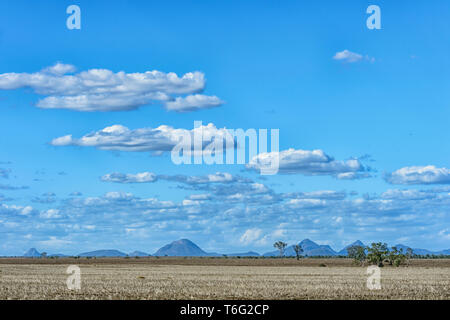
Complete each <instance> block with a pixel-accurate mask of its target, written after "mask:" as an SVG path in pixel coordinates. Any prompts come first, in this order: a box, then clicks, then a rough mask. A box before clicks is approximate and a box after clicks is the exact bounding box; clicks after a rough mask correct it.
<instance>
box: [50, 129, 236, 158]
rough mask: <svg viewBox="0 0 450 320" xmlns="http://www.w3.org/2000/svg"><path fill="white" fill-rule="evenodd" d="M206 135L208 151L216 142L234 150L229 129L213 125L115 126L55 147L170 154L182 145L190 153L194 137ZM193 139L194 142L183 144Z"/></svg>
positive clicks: (57, 142) (55, 143)
mask: <svg viewBox="0 0 450 320" xmlns="http://www.w3.org/2000/svg"><path fill="white" fill-rule="evenodd" d="M197 134H198V135H203V142H204V145H203V146H202V147H203V148H205V147H206V146H207V145H209V144H210V143H213V141H214V139H215V138H216V137H217V138H220V139H222V141H229V140H230V142H229V143H227V145H231V146H233V147H234V143H235V142H234V139H232V137H230V136H229V133H228V131H227V129H225V128H223V129H218V128H216V126H215V125H214V124H212V123H210V124H208V125H203V126H200V127H198V128H194V129H192V130H187V129H175V128H173V127H171V126H166V125H161V126H159V127H157V128H142V129H135V130H131V129H128V128H127V127H124V126H122V125H113V126H110V127H106V128H104V129H102V130H100V131H97V132H93V133H89V134H87V135H85V136H83V137H81V138H78V139H77V138H73V137H72V135H66V136H62V137H59V138H56V139H53V140H52V141H51V142H50V144H51V145H53V146H81V147H94V148H97V149H100V150H113V151H130V152H153V153H156V154H160V153H161V152H170V151H171V150H172V149H173V148H174V147H175V146H176V145H178V144H179V143H181V144H182V145H183V146H184V147H185V148H186V152H189V150H192V149H193V143H191V141H194V138H193V137H194V135H197ZM186 136H189V137H190V139H186V140H183V138H184V137H186Z"/></svg>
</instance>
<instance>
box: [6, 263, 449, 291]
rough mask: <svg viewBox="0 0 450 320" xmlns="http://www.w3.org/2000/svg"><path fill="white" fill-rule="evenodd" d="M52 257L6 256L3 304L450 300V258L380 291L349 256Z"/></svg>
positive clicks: (387, 273)
mask: <svg viewBox="0 0 450 320" xmlns="http://www.w3.org/2000/svg"><path fill="white" fill-rule="evenodd" d="M50 260H51V259H46V260H41V259H0V271H1V272H0V299H449V298H450V260H416V261H413V262H412V264H411V265H410V266H409V267H400V268H393V267H384V268H382V278H381V283H382V289H381V290H368V289H367V288H366V279H367V275H366V268H364V267H356V266H352V264H351V261H350V260H347V259H303V260H301V261H296V260H295V259H183V258H161V259H155V258H146V259H90V260H86V259H79V260H76V259H74V261H72V260H69V259H58V260H53V261H50ZM49 261H50V262H49ZM70 264H77V265H79V266H80V268H81V272H82V281H81V290H80V291H70V290H68V289H67V286H66V279H67V277H68V275H67V274H66V268H67V266H68V265H70ZM320 264H325V265H326V267H321V266H319V265H320Z"/></svg>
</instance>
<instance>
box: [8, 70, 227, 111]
mask: <svg viewBox="0 0 450 320" xmlns="http://www.w3.org/2000/svg"><path fill="white" fill-rule="evenodd" d="M74 72H75V67H74V66H72V65H69V64H63V63H57V64H55V65H53V66H51V67H47V68H44V69H43V70H41V71H39V72H35V73H3V74H0V90H15V89H20V88H31V89H33V90H34V92H35V93H37V94H39V95H44V96H46V97H44V98H42V99H40V100H39V101H38V102H37V106H38V107H40V108H43V109H70V110H76V111H124V110H133V109H137V108H139V107H141V106H143V105H147V104H152V103H154V102H160V103H162V104H164V105H166V107H167V109H168V110H176V111H183V112H187V111H194V110H198V109H204V108H211V107H215V106H218V105H220V104H222V101H221V100H220V99H219V98H217V97H215V96H211V97H209V96H206V95H200V94H198V93H199V92H202V91H203V90H204V88H205V82H206V81H205V76H204V74H203V73H201V72H198V71H196V72H189V73H186V74H184V75H182V76H181V77H179V76H178V75H177V74H175V73H173V72H169V73H165V72H161V71H157V70H153V71H146V72H143V73H138V72H137V73H125V72H123V71H120V72H113V71H111V70H107V69H90V70H87V71H82V72H79V73H74ZM184 95H187V96H184Z"/></svg>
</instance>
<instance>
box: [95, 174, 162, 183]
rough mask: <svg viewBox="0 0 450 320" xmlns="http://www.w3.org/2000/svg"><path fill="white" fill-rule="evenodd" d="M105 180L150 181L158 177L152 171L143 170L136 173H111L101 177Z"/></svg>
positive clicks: (122, 181) (118, 181)
mask: <svg viewBox="0 0 450 320" xmlns="http://www.w3.org/2000/svg"><path fill="white" fill-rule="evenodd" d="M101 180H102V181H103V182H116V183H148V182H155V181H156V180H157V177H156V175H155V174H154V173H151V172H141V173H136V174H124V173H118V172H115V173H109V174H106V175H104V176H102V177H101Z"/></svg>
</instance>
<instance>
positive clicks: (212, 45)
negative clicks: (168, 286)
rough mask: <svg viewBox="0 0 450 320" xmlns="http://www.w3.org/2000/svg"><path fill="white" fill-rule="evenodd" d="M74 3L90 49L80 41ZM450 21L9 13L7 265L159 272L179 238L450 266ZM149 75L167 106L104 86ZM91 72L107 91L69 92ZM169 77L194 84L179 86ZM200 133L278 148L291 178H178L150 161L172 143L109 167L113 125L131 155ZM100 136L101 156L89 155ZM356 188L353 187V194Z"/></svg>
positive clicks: (288, 7)
mask: <svg viewBox="0 0 450 320" xmlns="http://www.w3.org/2000/svg"><path fill="white" fill-rule="evenodd" d="M71 4H77V5H79V7H80V8H81V16H82V18H81V19H82V22H81V30H68V29H67V27H66V19H67V17H68V14H66V8H67V6H69V5H71ZM370 4H377V5H379V6H380V8H381V24H382V29H381V30H369V29H368V28H367V27H366V19H367V18H368V16H369V15H368V14H366V8H367V7H368V5H370ZM449 9H450V4H449V3H448V2H446V1H433V2H432V3H425V2H411V1H395V2H392V1H377V2H376V3H375V2H368V1H356V0H355V1H345V2H339V3H338V2H336V1H316V2H314V3H313V2H305V1H283V2H276V1H210V2H208V3H206V2H205V1H164V2H161V1H134V2H131V3H130V2H129V1H113V2H111V1H94V2H93V1H77V2H76V3H74V2H70V1H40V2H39V3H30V2H29V1H14V2H9V3H6V2H2V3H0V112H1V118H0V119H1V120H0V121H1V122H0V123H1V125H0V136H1V137H2V138H1V139H0V254H3V255H9V254H21V253H22V252H23V251H25V250H26V249H28V248H29V247H36V248H38V249H39V250H46V251H48V252H64V253H79V252H81V251H87V250H93V249H101V248H116V249H120V250H123V251H126V252H131V251H133V250H142V251H146V252H150V253H153V252H154V251H156V249H157V248H159V247H161V246H162V245H164V244H166V243H167V242H170V241H172V240H176V239H179V238H189V239H191V240H193V241H194V242H196V243H198V244H199V245H200V246H201V247H203V248H204V249H206V250H211V251H218V252H235V251H248V250H256V251H258V252H265V251H269V250H271V247H272V243H273V242H274V241H276V240H284V241H287V242H289V243H293V242H297V241H300V240H302V239H304V238H310V239H312V240H314V241H317V242H319V243H321V244H330V245H331V246H332V247H333V248H335V249H340V248H341V247H343V246H344V245H345V244H347V243H350V242H353V241H354V240H356V239H360V240H362V241H363V242H371V241H378V240H382V241H386V242H388V243H389V244H391V245H393V244H396V243H400V242H401V243H404V244H406V245H410V246H413V247H425V248H429V249H435V250H438V249H447V248H450V221H449V217H448V212H449V207H450V169H448V168H449V167H450V163H449V159H450V151H449V148H448V146H449V143H448V141H449V140H450V133H449V130H448V124H449V118H450V108H449V101H450V93H449V92H450V90H449V76H448V75H449V71H450V60H449V58H448V57H449V53H450V43H449V42H448V39H449V36H450V27H449V24H448V20H449V18H450V17H449V12H450V11H449ZM339 53H340V54H339ZM339 57H340V58H339ZM352 57H353V58H354V59H352ZM52 66H56V67H53V68H50V67H52ZM96 69H101V70H103V71H101V72H100V73H101V74H99V73H98V72H97V73H95V70H96ZM61 70H64V71H61ZM92 70H94V71H92ZM154 70H157V71H158V73H157V75H156V76H155V77H157V78H158V81H160V83H161V88H159V89H158V90H156V89H155V88H154V87H151V86H150V87H147V88H146V90H147V91H145V92H142V91H139V90H140V88H141V87H139V85H138V84H136V81H134V80H133V81H134V82H132V81H131V80H130V81H129V82H127V83H124V84H125V85H126V87H127V88H132V89H133V90H134V89H136V90H138V91H139V92H138V91H136V92H137V93H136V92H135V93H133V94H131V95H130V94H123V93H121V94H117V92H113V89H111V88H110V87H108V86H109V85H110V83H111V81H117V79H116V77H117V74H116V73H118V72H120V71H123V72H124V74H132V73H139V74H144V73H145V72H147V71H154ZM83 72H86V74H87V75H88V77H94V76H97V77H98V78H96V80H95V81H96V83H95V84H92V83H90V82H89V81H90V80H92V79H88V80H86V81H85V82H83V85H79V83H78V84H77V85H75V86H70V85H69V86H66V85H65V84H66V82H65V81H66V80H67V79H68V77H71V79H72V78H74V79H76V80H77V81H80V83H81V82H82V81H83V75H82V74H83ZM171 72H172V73H175V74H176V75H177V78H176V81H184V82H183V83H182V84H179V85H178V86H177V87H175V85H174V83H173V82H171V81H169V80H170V79H169V80H168V77H169V78H170V76H168V74H169V73H171ZM195 72H197V73H195ZM190 73H193V74H194V77H193V78H192V79H191V78H189V76H188V77H187V78H185V80H182V79H183V78H182V77H183V75H185V74H190ZM18 74H19V75H20V77H17V75H18ZM100 78H101V79H100ZM80 79H81V80H80ZM99 79H100V80H99ZM88 82H89V83H88ZM177 83H178V82H177ZM134 85H136V87H133V86H134ZM58 86H59V87H58ZM198 86H200V87H198ZM105 87H108V89H107V90H106V93H102V94H103V95H102V96H101V97H100V98H99V96H98V92H99V91H98V90H104V88H105ZM180 88H181V89H180ZM89 90H92V91H89ZM95 90H97V91H95ZM108 90H109V91H108ZM180 90H181V91H180ZM127 92H128V91H127ZM156 95H158V97H156ZM167 96H169V98H170V99H171V100H170V101H172V102H173V101H176V100H175V99H176V98H177V97H178V98H180V101H181V104H177V105H175V104H173V103H172V104H170V102H168V101H169V100H167V99H168V98H167ZM187 96H191V97H192V99H193V100H195V101H194V102H196V104H195V103H194V104H195V105H192V104H189V103H188V102H187V100H186V99H185V98H186V97H187ZM74 97H75V98H74ZM82 99H87V101H88V102H86V103H84V102H80V101H82ZM55 101H56V102H55ZM83 101H84V100H83ZM135 101H139V102H135ZM180 105H181V107H180ZM186 105H188V107H190V109H189V108H187V109H177V110H173V108H174V107H173V106H178V107H179V108H182V107H183V106H186ZM114 106H116V107H114ZM171 106H172V107H171ZM86 108H90V110H89V111H88V112H87V111H85V110H86ZM171 108H172V109H171ZM100 109H101V110H102V111H99V110H100ZM192 109H195V110H192ZM180 111H183V112H180ZM195 120H200V121H202V122H203V124H205V125H206V124H208V123H212V124H214V127H215V128H217V129H220V128H225V127H226V128H243V129H249V128H255V129H259V128H267V129H272V128H276V129H279V130H280V151H282V152H283V151H285V153H283V155H284V156H285V158H282V163H281V168H283V166H285V168H287V167H289V168H294V169H292V170H289V173H286V172H287V171H283V170H280V173H279V174H277V175H275V176H260V175H259V174H258V172H255V171H253V170H249V168H248V167H247V166H245V165H181V166H177V165H174V164H173V163H172V162H171V158H170V154H169V153H168V152H163V153H162V155H155V154H154V152H152V151H159V149H158V147H157V146H156V145H157V144H158V143H159V142H160V141H159V140H158V141H156V140H152V141H146V145H147V147H148V148H147V149H145V150H144V151H142V152H136V151H135V150H133V149H132V148H127V147H121V148H118V150H115V151H111V150H104V149H105V148H107V149H108V148H109V149H110V148H111V147H112V146H111V145H108V142H107V141H106V142H105V141H101V139H103V138H104V137H105V131H102V130H104V129H105V128H110V127H111V126H114V125H120V126H122V127H120V128H128V129H127V130H129V132H128V133H126V135H125V134H124V133H121V132H116V133H117V136H115V138H118V139H122V140H121V141H127V142H130V143H132V142H133V141H134V142H135V141H136V140H135V139H145V137H142V136H139V131H136V130H138V129H144V128H147V129H148V130H152V129H155V128H158V127H160V126H162V125H164V126H168V127H169V128H176V129H186V130H191V129H192V128H193V123H194V121H195ZM114 128H119V127H114ZM151 132H153V133H154V131H151ZM93 133H97V135H98V136H99V137H100V138H99V140H97V142H95V143H94V144H90V146H88V144H86V143H85V140H83V137H86V136H87V135H89V134H93ZM67 135H71V136H72V140H70V141H69V142H67V141H66V142H65V143H56V142H55V141H58V140H55V139H57V138H60V137H64V136H67ZM116 147H117V146H116ZM116 149H117V148H116ZM119 149H120V150H119ZM289 150H290V151H289ZM313 150H321V152H322V157H318V158H320V159H319V160H317V159H316V160H314V159H315V158H314V157H313V155H317V153H315V154H314V153H313ZM162 151H164V150H162ZM299 154H303V155H305V154H306V155H307V157H306V158H301V157H300V158H299V157H297V158H296V156H298V155H299ZM283 159H284V160H283ZM292 159H293V160H292ZM323 159H325V160H323ZM349 160H350V161H356V163H357V164H358V166H360V170H359V169H357V170H356V171H352V170H353V169H349V168H347V167H346V166H347V165H348V161H349ZM283 161H284V162H283ZM317 161H319V162H317ZM321 161H322V162H321ZM318 165H320V166H321V168H322V169H323V168H325V169H326V174H324V173H323V171H320V170H317V168H318ZM338 167H339V168H338ZM341 167H343V168H341ZM345 170H350V173H351V175H352V177H353V178H351V179H342V178H339V177H342V176H340V174H343V173H348V172H347V171H345ZM113 173H116V174H117V173H119V175H114V176H113V177H116V179H111V174H113ZM138 173H148V174H150V173H151V174H153V175H154V179H147V180H146V181H144V182H143V181H138V180H139V179H137V178H136V176H135V175H136V174H138ZM108 174H110V176H107V175H108ZM127 174H128V175H129V176H128V178H126V177H127V176H126V175H127ZM353 174H354V176H353ZM361 174H363V175H364V177H362V175H361ZM102 177H103V179H102ZM147 177H148V175H147ZM152 177H153V176H152ZM144 180H145V179H144ZM150 180H151V181H150ZM125 182H126V183H125ZM195 195H197V196H195ZM198 195H200V196H198Z"/></svg>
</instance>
